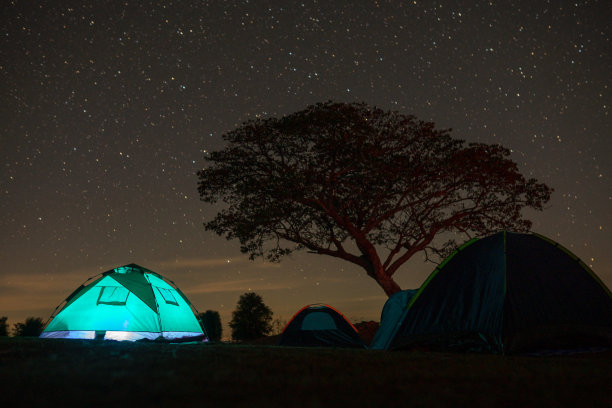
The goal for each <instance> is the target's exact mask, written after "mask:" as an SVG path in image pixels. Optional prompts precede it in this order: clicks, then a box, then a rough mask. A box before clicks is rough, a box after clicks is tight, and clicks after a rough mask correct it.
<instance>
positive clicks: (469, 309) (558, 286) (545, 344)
mask: <svg viewBox="0 0 612 408" xmlns="http://www.w3.org/2000/svg"><path fill="white" fill-rule="evenodd" d="M386 343H387V344H388V347H389V348H391V349H398V348H413V347H424V348H428V349H442V350H478V351H492V352H498V353H517V352H529V351H537V350H546V349H555V350H559V349H579V348H587V347H600V346H604V347H610V346H612V296H611V294H610V290H609V289H608V288H607V287H606V286H605V285H604V284H603V283H602V282H601V281H600V280H599V279H598V278H597V276H596V275H595V274H594V273H593V271H591V270H590V269H589V267H588V266H586V265H585V264H584V263H583V262H582V261H580V260H579V259H578V258H577V257H576V256H574V255H573V254H572V253H571V252H569V251H568V250H567V249H565V248H563V247H562V246H560V245H559V244H557V243H556V242H554V241H552V240H550V239H548V238H546V237H544V236H542V235H538V234H519V233H510V232H499V233H497V234H495V235H492V236H489V237H486V238H483V239H475V240H472V241H470V242H468V243H467V244H465V245H464V246H463V247H461V248H460V249H459V250H458V251H456V252H455V253H454V254H453V255H451V256H450V257H449V258H447V259H446V260H445V261H444V262H443V263H442V264H441V265H440V266H439V267H438V268H436V270H435V271H434V272H433V273H432V274H431V275H430V276H429V278H428V279H427V280H426V281H425V283H424V284H423V285H422V286H421V288H420V289H419V290H418V292H417V293H416V294H415V295H414V296H413V297H412V298H411V299H410V300H409V302H408V305H407V307H406V308H405V311H404V315H403V316H402V319H401V324H400V325H398V326H397V328H396V330H395V332H394V333H391V334H390V338H389V339H387V341H386Z"/></svg>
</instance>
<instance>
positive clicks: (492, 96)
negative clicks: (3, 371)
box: [0, 0, 612, 335]
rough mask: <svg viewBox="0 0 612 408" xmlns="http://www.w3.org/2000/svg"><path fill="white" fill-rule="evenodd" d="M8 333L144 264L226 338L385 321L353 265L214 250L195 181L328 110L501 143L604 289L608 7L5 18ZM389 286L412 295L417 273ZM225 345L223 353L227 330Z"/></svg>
mask: <svg viewBox="0 0 612 408" xmlns="http://www.w3.org/2000/svg"><path fill="white" fill-rule="evenodd" d="M1 8H2V13H1V19H2V21H1V22H2V31H1V35H2V37H1V40H0V78H1V83H0V84H1V88H0V98H1V100H0V106H1V108H0V114H1V125H0V126H1V133H0V146H1V150H0V152H1V156H0V157H1V160H2V169H1V173H0V183H1V189H0V192H1V194H2V199H1V200H0V228H1V232H0V243H1V245H0V264H1V266H2V267H1V271H0V316H8V317H9V323H11V324H12V323H15V322H17V321H23V320H25V318H26V317H28V316H40V317H43V318H44V319H45V320H46V318H47V317H49V315H50V314H51V313H52V311H53V310H54V309H55V307H56V306H57V305H58V304H59V303H60V302H61V301H62V300H63V299H64V298H65V297H66V296H67V295H68V294H70V293H71V292H72V291H73V290H74V289H75V288H76V287H78V286H79V285H80V284H81V283H82V282H83V281H85V280H86V279H87V278H89V277H90V276H92V275H95V274H97V273H99V272H103V271H106V270H108V269H112V268H114V267H116V266H120V265H124V264H128V263H132V262H134V263H138V264H140V265H142V266H145V267H147V268H149V269H152V270H154V271H156V272H158V273H160V274H162V275H164V276H166V277H167V278H169V279H171V280H173V281H174V282H175V283H176V284H177V285H178V286H179V288H181V289H182V290H183V292H185V294H186V295H187V296H188V297H189V298H190V299H191V301H192V303H193V304H194V305H195V307H196V308H197V309H199V310H200V311H202V312H203V311H205V310H207V309H212V310H218V311H219V312H220V313H221V317H222V320H223V323H224V324H227V322H228V320H229V319H230V313H231V311H232V310H233V309H234V308H235V305H236V301H237V300H238V297H239V295H240V294H242V293H244V292H246V291H248V290H253V291H256V292H257V293H259V294H261V295H262V296H263V298H264V301H265V302H266V304H268V305H269V306H270V308H271V309H272V310H273V311H274V314H275V316H274V317H275V318H280V319H282V320H288V319H289V318H290V317H291V315H293V313H294V312H295V311H297V310H298V309H299V308H300V307H301V306H303V305H306V304H309V303H315V302H325V303H329V304H331V305H332V306H334V307H336V308H338V309H339V310H340V311H342V312H343V313H344V314H345V315H346V316H347V317H348V318H349V320H351V321H361V320H378V319H379V316H380V310H381V308H382V305H383V304H384V301H385V295H384V293H383V291H382V290H381V289H380V288H379V287H378V285H377V284H376V283H375V282H374V281H373V280H371V279H370V278H369V277H367V276H366V275H365V272H364V271H362V270H360V269H358V268H357V267H354V266H352V265H351V264H349V263H346V262H343V261H340V260H335V259H331V258H328V257H323V256H318V255H313V254H306V253H300V254H295V255H292V256H291V257H290V258H287V259H284V260H283V261H282V262H281V263H280V264H269V263H265V262H263V261H261V260H258V261H254V262H253V261H249V260H248V259H247V257H246V256H244V255H242V254H240V251H239V249H238V248H239V246H238V243H237V242H228V241H226V240H225V239H224V238H222V237H218V236H216V235H214V234H212V233H208V232H206V231H204V228H203V226H202V223H203V221H204V220H206V219H210V218H211V217H212V215H213V214H214V211H215V207H212V206H207V205H205V204H204V203H201V202H200V201H199V197H198V194H197V177H196V172H197V170H198V169H200V168H202V167H203V166H204V160H203V158H204V157H205V156H206V155H207V154H208V152H210V151H212V150H215V149H219V148H221V147H222V146H223V142H222V138H221V135H222V134H223V133H224V132H227V131H229V130H232V129H234V128H235V127H236V126H238V125H239V124H240V123H242V122H243V121H246V120H248V119H252V118H256V117H266V116H281V115H285V114H288V113H291V112H294V111H297V110H301V109H303V108H305V107H306V106H308V105H310V104H313V103H316V102H323V101H327V100H334V101H339V102H361V101H363V102H366V103H368V104H371V105H375V106H377V107H379V108H382V109H385V110H398V111H400V112H402V113H406V114H414V115H416V116H417V117H418V118H419V119H423V120H432V121H434V122H435V123H436V125H437V126H438V127H440V128H453V133H452V134H453V135H454V137H457V138H461V139H465V140H467V141H479V142H486V143H501V144H503V145H505V146H506V147H508V148H510V149H512V151H513V156H512V157H513V159H514V160H515V161H516V162H517V163H518V164H519V167H520V169H521V171H522V172H523V174H525V175H526V176H528V177H535V178H537V179H538V180H540V181H542V182H545V183H546V184H548V185H549V186H551V187H553V188H554V189H555V192H554V193H553V197H552V199H551V201H550V203H549V205H548V208H547V209H546V210H545V211H544V212H543V213H535V212H533V213H528V214H527V215H528V216H529V217H530V218H531V219H532V220H533V221H534V227H533V229H534V231H536V232H539V233H542V234H544V235H547V236H549V237H551V238H553V239H555V240H556V241H558V242H560V243H561V244H562V245H564V246H566V247H567V248H569V249H570V250H571V251H572V252H574V253H575V254H576V255H577V256H579V257H580V258H581V259H582V260H584V261H585V262H586V263H587V264H588V265H590V266H591V267H592V269H593V270H594V271H595V273H597V274H598V275H599V276H600V277H601V278H602V280H603V281H604V282H605V283H606V284H607V285H608V287H610V286H612V251H611V249H612V248H611V246H610V243H611V242H612V233H611V231H612V228H611V227H612V225H611V222H612V211H611V208H612V179H611V176H612V172H611V170H612V164H611V160H610V159H611V158H612V118H611V115H610V110H611V109H610V107H611V105H612V92H611V89H610V86H611V83H610V82H611V81H610V79H611V73H612V55H611V53H612V43H611V35H612V34H611V24H612V6H611V5H610V2H609V1H607V0H602V1H571V2H570V1H532V0H525V1H503V2H502V1H454V2H450V1H402V2H400V1H365V0H364V1H356V2H348V1H347V2H343V1H331V0H325V1H323V0H322V1H303V2H300V1H289V0H278V1H256V0H251V1H183V0H181V1H131V0H129V1H123V2H120V1H103V0H96V1H86V0H85V1H74V2H67V1H63V0H53V1H35V2H33V1H4V2H2V6H1ZM417 258H418V259H416V258H415V259H413V260H412V261H411V262H410V263H408V264H406V265H405V266H404V268H403V269H401V270H400V271H399V272H398V274H397V275H396V280H397V281H398V283H399V284H400V285H401V286H402V287H403V288H415V287H418V286H419V285H420V284H421V283H422V281H423V280H424V279H425V278H426V277H427V275H428V274H429V273H430V272H431V271H432V270H433V268H434V266H435V265H433V264H430V263H429V264H427V263H424V262H423V260H422V259H421V258H420V257H417ZM225 334H226V335H228V334H229V332H228V331H227V327H226V333H225Z"/></svg>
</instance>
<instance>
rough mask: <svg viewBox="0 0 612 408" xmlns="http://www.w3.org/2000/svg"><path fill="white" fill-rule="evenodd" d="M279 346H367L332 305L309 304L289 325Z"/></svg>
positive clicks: (282, 335)
mask: <svg viewBox="0 0 612 408" xmlns="http://www.w3.org/2000/svg"><path fill="white" fill-rule="evenodd" d="M278 345H279V346H296V347H359V348H365V347H366V346H365V344H364V343H363V340H361V337H359V334H358V333H357V329H355V327H354V326H353V325H352V324H351V323H350V322H349V321H348V320H346V318H345V317H344V316H343V315H342V313H340V312H338V311H337V310H336V309H334V308H333V307H331V306H329V305H321V304H317V305H307V306H304V307H303V308H302V309H300V310H299V311H298V312H297V313H296V314H295V315H294V316H293V318H292V319H291V320H290V321H289V323H287V325H286V326H285V328H284V329H283V332H282V334H281V336H280V339H279V341H278Z"/></svg>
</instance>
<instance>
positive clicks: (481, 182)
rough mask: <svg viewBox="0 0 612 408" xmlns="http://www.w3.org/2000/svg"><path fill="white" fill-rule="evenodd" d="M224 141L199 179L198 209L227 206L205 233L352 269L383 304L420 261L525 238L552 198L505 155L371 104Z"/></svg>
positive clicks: (332, 107)
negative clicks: (481, 239)
mask: <svg viewBox="0 0 612 408" xmlns="http://www.w3.org/2000/svg"><path fill="white" fill-rule="evenodd" d="M223 138H224V139H225V141H226V142H227V145H226V146H225V148H223V149H222V150H219V151H215V152H212V153H211V154H210V155H209V156H208V157H207V158H206V160H207V162H208V165H207V167H206V168H204V169H203V170H201V171H200V172H198V177H199V184H198V191H199V193H200V197H201V200H202V201H204V202H208V203H215V202H217V201H223V202H224V203H225V204H226V206H225V207H224V208H223V209H221V210H220V211H219V212H218V213H217V214H216V216H215V217H214V218H213V219H211V220H208V221H207V222H206V223H205V227H206V229H207V230H212V231H215V232H216V233H217V234H219V235H224V236H225V237H226V238H227V239H238V240H239V241H240V244H241V250H242V252H244V253H247V254H249V255H250V257H251V259H253V258H255V257H259V256H262V257H265V258H267V259H269V260H272V261H276V260H279V259H280V258H281V257H282V256H284V255H286V254H288V253H290V252H292V251H294V250H299V249H307V250H309V251H311V252H314V253H317V254H324V255H329V256H333V257H336V258H341V259H344V260H347V261H349V262H352V263H353V264H355V265H358V266H360V267H362V268H363V269H365V271H366V272H367V274H368V275H369V276H370V277H372V278H373V279H374V280H375V281H376V282H377V283H378V284H379V285H380V286H381V287H382V288H383V290H384V291H385V293H386V294H387V295H392V294H393V293H395V292H397V291H399V290H400V287H399V286H398V285H397V283H396V282H395V281H394V280H393V275H394V274H395V273H396V272H397V271H398V270H399V268H400V267H401V266H402V265H403V264H404V263H405V262H406V261H407V260H408V259H410V258H411V257H412V256H414V255H415V254H417V253H419V252H422V251H424V253H425V254H426V256H427V258H428V259H435V258H436V257H437V258H438V259H439V258H441V257H443V256H445V255H446V254H448V252H449V251H450V250H452V249H453V248H455V247H456V246H457V245H458V244H459V243H460V241H461V240H464V239H466V238H469V237H474V236H483V235H487V234H489V233H492V232H495V231H498V230H500V229H510V230H515V231H526V230H529V229H530V227H531V222H530V221H529V220H527V219H525V218H524V217H523V215H522V210H523V209H524V208H526V207H529V208H532V209H535V210H542V208H543V205H544V204H545V203H546V202H547V201H548V200H549V198H550V194H551V191H552V190H551V189H550V188H549V187H547V186H546V185H545V184H542V183H538V182H537V180H535V179H526V178H525V177H524V176H523V175H521V174H520V173H519V171H518V168H517V165H516V163H515V162H514V161H512V160H511V158H510V150H509V149H507V148H505V147H502V146H500V145H490V144H484V143H469V144H467V143H465V142H464V141H463V140H458V139H454V138H452V137H451V135H450V130H438V129H436V128H435V126H434V124H433V123H431V122H423V121H419V120H417V119H416V118H415V117H414V116H411V115H404V114H400V113H398V112H389V111H383V110H380V109H377V108H374V107H370V106H368V105H366V104H356V103H351V104H344V103H333V102H328V103H322V104H317V105H314V106H310V107H308V108H306V109H305V110H302V111H299V112H296V113H293V114H291V115H288V116H285V117H282V118H268V119H257V120H251V121H248V122H246V123H244V124H242V125H241V126H240V127H238V128H237V129H235V130H233V131H230V132H228V133H226V134H224V135H223Z"/></svg>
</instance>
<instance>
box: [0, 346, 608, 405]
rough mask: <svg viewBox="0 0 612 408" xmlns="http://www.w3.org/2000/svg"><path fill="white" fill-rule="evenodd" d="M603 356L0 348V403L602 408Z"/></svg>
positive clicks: (271, 348) (605, 393)
mask: <svg viewBox="0 0 612 408" xmlns="http://www.w3.org/2000/svg"><path fill="white" fill-rule="evenodd" d="M611 384H612V351H606V352H600V353H585V354H576V355H566V356H551V357H541V356H538V357H534V356H496V355H488V354H448V353H432V352H384V351H371V350H350V349H308V348H281V347H276V346H238V345H223V344H221V345H207V344H181V345H175V344H155V343H129V342H121V343H118V342H108V341H107V342H104V341H81V340H43V339H36V338H22V339H17V338H0V392H1V393H0V405H2V406H5V407H15V406H23V407H47V406H69V407H70V406H75V407H76V406H79V407H80V406H147V407H162V406H163V407H179V406H184V407H187V406H189V407H193V406H202V407H206V406H244V407H276V406H283V407H323V406H343V405H347V406H348V405H351V406H356V407H383V406H391V407H397V406H406V407H421V406H427V407H436V406H453V407H457V406H470V407H481V406H482V407H485V406H486V407H500V406H507V407H525V406H532V407H561V406H567V407H570V406H571V407H608V406H610V404H611V400H610V395H609V392H610V387H611Z"/></svg>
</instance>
